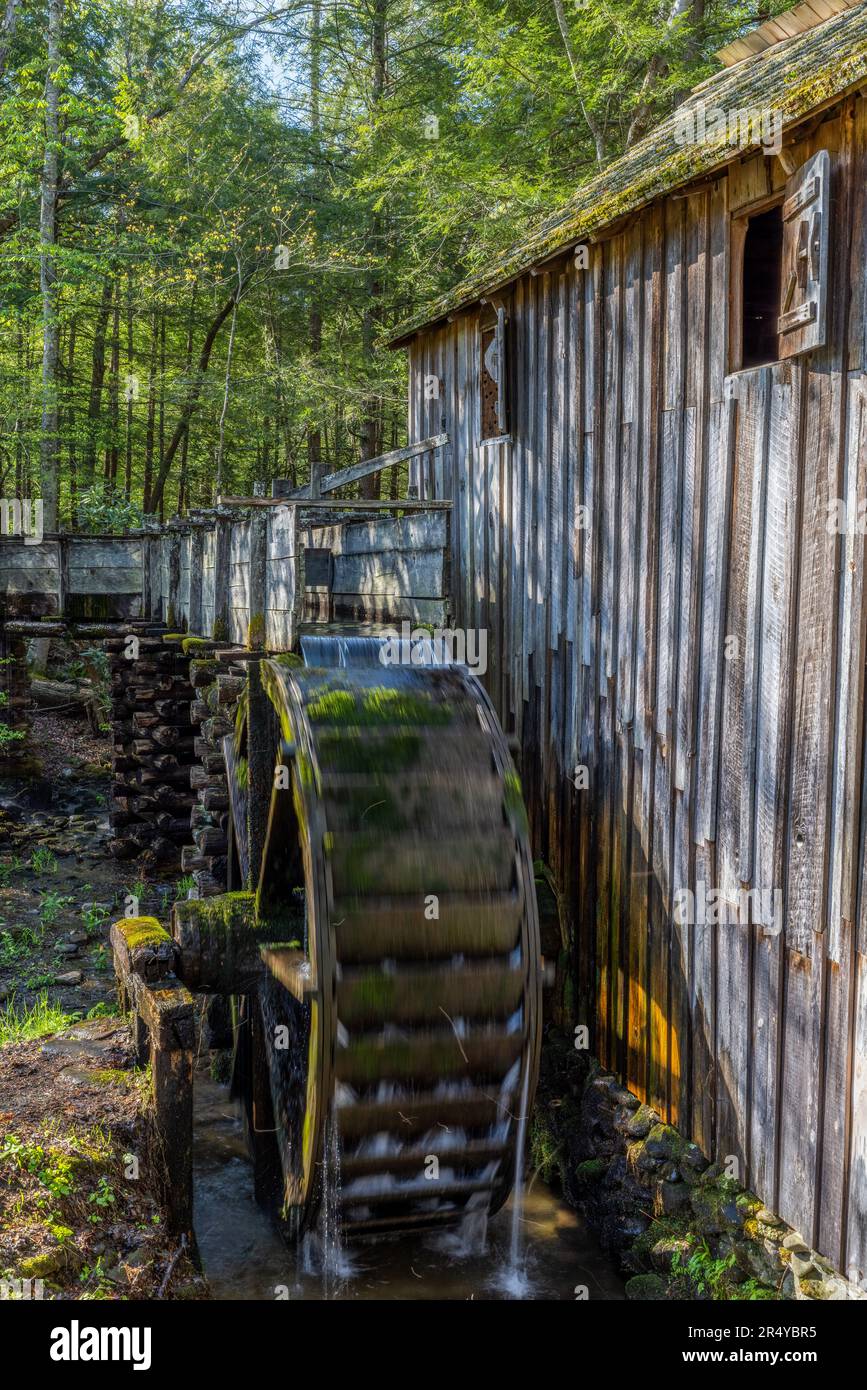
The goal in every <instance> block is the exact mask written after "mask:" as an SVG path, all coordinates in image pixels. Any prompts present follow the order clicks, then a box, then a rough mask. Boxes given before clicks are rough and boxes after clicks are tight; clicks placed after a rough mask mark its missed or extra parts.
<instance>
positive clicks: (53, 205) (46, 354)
mask: <svg viewBox="0 0 867 1390" xmlns="http://www.w3.org/2000/svg"><path fill="white" fill-rule="evenodd" d="M62 28H63V0H48V34H47V50H48V54H47V57H48V65H47V69H46V73H45V155H44V160H43V164H42V189H41V194H42V196H41V202H40V209H39V288H40V290H41V292H42V430H41V435H40V440H39V462H40V474H41V485H42V506H43V526H44V528H45V530H46V531H56V529H57V519H58V518H57V501H58V487H59V481H60V479H59V461H60V441H59V439H58V431H57V361H58V352H59V348H60V334H59V328H60V325H59V323H58V317H57V310H58V301H59V292H58V274H57V261H56V248H57V190H58V187H59V184H60V87H59V85H58V82H57V69H58V67H59V66H60V38H61V32H62Z"/></svg>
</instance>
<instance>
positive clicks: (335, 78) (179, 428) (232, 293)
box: [0, 0, 790, 746]
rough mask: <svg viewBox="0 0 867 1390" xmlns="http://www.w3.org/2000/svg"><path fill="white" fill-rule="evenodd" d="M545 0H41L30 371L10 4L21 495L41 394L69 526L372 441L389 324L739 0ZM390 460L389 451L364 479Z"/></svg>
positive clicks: (688, 56) (1, 236) (19, 77)
mask: <svg viewBox="0 0 867 1390" xmlns="http://www.w3.org/2000/svg"><path fill="white" fill-rule="evenodd" d="M789 3H790V0H771V3H770V4H769V5H768V6H766V7H765V10H764V11H763V17H764V15H765V14H766V13H768V14H769V13H774V12H776V11H777V10H779V9H782V8H786V7H787V5H788V4H789ZM563 10H564V13H565V35H564V34H563V33H561V30H560V27H559V25H558V19H557V11H556V9H555V7H554V5H553V3H545V4H542V5H537V4H529V3H528V2H527V0H508V3H505V4H503V3H501V0H461V3H460V4H457V3H455V2H454V0H432V3H430V4H427V5H425V6H423V7H418V6H416V5H413V4H410V3H409V0H381V3H378V4H377V5H375V6H369V5H367V4H362V3H360V0H346V3H345V4H342V5H340V6H336V7H332V6H324V5H323V6H321V7H319V9H318V16H319V29H318V32H314V31H313V30H312V28H311V13H310V8H309V7H306V6H305V7H302V6H300V5H299V6H298V7H296V8H291V9H290V10H289V11H286V10H285V9H284V10H279V9H278V11H277V14H276V16H274V15H273V14H272V13H270V12H269V11H267V10H266V8H265V7H264V6H255V5H253V6H247V7H241V10H240V11H232V10H231V9H229V10H225V9H223V8H222V7H214V6H203V5H201V4H199V3H198V2H197V0H196V2H195V3H194V0H179V2H178V3H177V4H172V5H171V6H165V5H152V4H142V3H137V0H80V3H78V4H76V5H74V6H71V5H67V6H65V7H64V12H63V24H62V31H61V35H60V43H61V57H62V61H61V63H60V65H59V68H58V69H57V74H56V77H57V85H58V89H59V122H60V132H61V136H60V145H61V148H60V151H59V154H60V188H59V208H58V218H57V244H56V247H54V249H53V251H52V254H51V262H52V267H53V270H54V272H55V275H56V303H57V314H56V321H57V324H58V327H59V354H58V357H59V360H58V364H57V371H56V373H55V375H54V379H53V382H49V384H48V385H47V386H46V388H45V392H44V393H43V387H42V362H43V351H42V348H43V342H42V337H43V328H44V321H43V309H44V303H43V295H42V293H41V290H40V256H39V209H40V200H41V189H40V179H41V176H42V169H43V163H44V161H43V153H44V144H45V83H46V66H47V53H46V14H45V7H44V6H42V7H40V6H20V7H18V10H17V24H16V27H15V31H14V35H13V36H12V38H11V41H10V44H9V51H8V55H7V61H6V67H5V73H4V75H3V77H2V78H0V189H3V190H5V191H4V192H3V193H2V194H0V436H2V438H3V439H4V440H6V441H7V443H5V444H4V445H2V446H0V476H2V477H4V478H8V477H13V478H14V479H15V483H16V488H17V490H18V491H19V492H20V493H21V495H29V496H34V495H37V493H38V482H39V471H40V446H41V445H43V444H44V443H45V442H46V431H44V430H43V421H42V406H43V403H44V399H47V400H48V401H49V402H53V403H54V404H56V406H57V410H58V428H57V438H58V441H59V465H60V467H59V473H60V510H61V514H62V516H63V517H65V518H67V519H68V520H71V521H74V523H75V524H76V525H78V526H79V527H84V528H87V529H88V530H99V531H103V530H110V531H123V530H126V529H129V528H131V527H136V526H138V525H139V524H140V522H141V520H142V516H143V513H150V512H159V511H160V510H163V511H165V512H170V511H171V510H172V509H174V508H176V507H177V508H178V509H180V510H186V509H187V508H189V507H190V506H197V505H201V504H204V503H209V502H211V501H212V500H213V497H214V495H215V491H216V488H217V486H218V481H219V484H220V485H221V486H222V488H223V490H224V491H229V492H241V493H249V492H250V491H252V485H253V482H254V481H256V480H259V479H261V480H263V481H265V482H266V483H267V481H268V480H269V479H271V478H273V477H286V478H288V479H289V480H290V482H291V483H293V484H296V483H302V482H304V481H306V479H307V477H308V476H309V460H310V458H311V457H312V456H314V455H318V456H321V458H322V460H323V462H324V463H325V464H326V465H327V466H328V468H329V469H334V468H339V467H342V466H345V465H347V464H350V463H353V462H357V460H358V458H359V455H360V450H361V447H362V445H364V446H365V447H366V448H367V449H368V450H369V449H370V448H371V446H372V448H373V451H374V452H376V451H378V450H379V449H380V448H388V447H390V446H392V445H393V444H399V443H400V442H401V440H402V438H403V434H404V430H405V401H404V383H405V364H404V361H403V358H402V355H401V354H392V353H388V352H387V351H385V350H384V349H383V348H382V347H381V342H382V340H383V339H384V338H386V337H387V336H388V332H389V330H390V328H391V327H392V326H393V325H394V324H396V323H397V322H399V321H401V320H403V319H405V318H406V316H407V315H408V314H409V313H411V312H412V311H414V309H415V308H416V307H417V306H418V305H419V304H421V303H423V302H425V301H427V300H428V299H430V298H433V297H435V296H436V295H438V294H439V293H441V292H442V291H443V290H444V289H446V288H448V287H449V286H450V285H452V284H454V283H455V281H456V280H457V279H459V278H461V277H462V276H463V275H465V274H467V273H468V272H470V271H472V270H474V269H476V268H478V267H479V266H485V265H490V264H491V261H492V258H493V257H495V256H496V255H498V254H500V253H501V252H502V250H503V249H504V248H505V247H506V246H508V245H510V244H511V243H513V242H514V241H516V240H519V239H522V238H523V237H524V235H525V234H526V232H527V229H528V227H529V226H531V225H533V224H535V223H537V222H538V221H539V219H540V218H542V217H545V216H547V215H548V214H550V213H551V212H553V211H555V210H556V209H557V208H558V207H560V206H561V205H562V204H563V203H564V202H566V201H567V200H568V198H569V197H570V196H571V195H572V193H573V192H574V190H575V187H576V185H577V184H579V183H580V182H581V181H582V180H583V179H585V178H587V177H588V176H589V175H590V174H592V173H594V172H595V171H596V169H597V168H598V166H599V164H600V162H601V163H603V164H604V163H605V162H607V161H609V160H611V159H613V158H614V157H616V155H617V154H618V153H619V152H620V151H621V150H622V149H623V148H624V146H625V145H626V144H627V142H629V141H630V140H634V139H635V138H636V137H637V136H638V135H640V134H641V133H642V132H643V131H644V130H646V129H647V128H648V126H649V125H650V124H651V123H652V122H653V121H654V120H656V119H657V118H658V117H659V116H661V115H662V114H664V113H665V112H667V111H668V110H670V109H671V108H672V106H673V104H674V103H675V102H676V100H677V99H678V97H679V96H680V95H681V94H682V93H683V92H684V91H686V90H688V89H689V88H690V87H691V86H693V85H694V84H695V83H696V82H697V81H700V80H701V79H702V78H704V77H705V76H706V75H707V74H708V73H709V72H711V71H713V70H714V66H715V63H714V60H713V58H712V54H713V52H714V50H715V49H716V48H718V47H719V46H720V44H722V43H724V42H725V41H727V40H728V39H730V38H731V37H732V36H733V35H735V34H736V33H738V32H739V31H741V30H742V29H743V28H744V27H746V26H748V25H750V24H752V23H754V22H755V18H756V15H755V13H754V9H753V7H752V6H750V5H749V4H748V3H747V0H701V3H699V0H692V3H687V5H686V7H685V9H683V10H682V11H680V10H677V11H676V12H675V11H672V8H671V7H670V6H669V5H667V4H666V5H659V4H658V3H656V0H604V3H603V0H586V3H582V4H581V6H580V7H577V6H573V5H568V4H567V5H564V6H563ZM675 13H676V17H674V18H672V15H673V14H675ZM236 14H237V18H235V15H236ZM266 15H267V21H266V19H265V17H266ZM257 18H259V19H260V20H261V21H262V22H261V23H260V26H259V29H258V30H257V31H256V32H255V33H254V34H253V35H252V36H251V35H249V34H248V35H247V36H246V37H242V36H241V34H240V32H239V31H240V29H241V28H242V27H243V26H249V25H250V24H251V23H254V22H255V21H256V19H257ZM233 26H237V27H233ZM567 41H568V45H569V48H570V49H571V53H572V59H571V60H570V56H569V52H568V51H567ZM202 53H203V54H206V55H207V61H203V62H198V63H197V62H194V61H193V59H194V55H196V54H202ZM314 72H315V74H316V80H315V81H312V80H311V78H312V74H313V73H314ZM233 304H234V305H235V308H236V312H233ZM233 330H234V332H233ZM230 337H231V339H232V344H233V347H232V360H231V361H229V360H228V353H229V341H230ZM53 437H54V436H53V435H51V436H50V438H49V439H48V442H49V443H50V442H51V439H53ZM218 473H219V475H220V476H219V480H218ZM406 483H407V471H406V468H405V466H404V467H402V468H400V469H396V470H394V473H393V474H392V475H390V476H387V477H386V478H384V479H383V480H382V486H383V489H384V491H385V492H386V493H388V492H390V491H392V489H394V491H395V492H396V493H397V494H399V493H400V492H401V491H404V490H405V487H406ZM7 487H8V484H7V483H4V484H3V489H4V490H6V488H7ZM215 635H216V634H215ZM224 639H225V634H221V635H220V640H224ZM4 741H8V736H6V735H3V733H2V727H0V746H2V743H3V742H4Z"/></svg>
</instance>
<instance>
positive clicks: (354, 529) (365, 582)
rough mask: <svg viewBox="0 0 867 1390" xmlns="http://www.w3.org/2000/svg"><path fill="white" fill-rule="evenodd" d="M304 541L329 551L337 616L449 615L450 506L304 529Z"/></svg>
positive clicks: (393, 619)
mask: <svg viewBox="0 0 867 1390" xmlns="http://www.w3.org/2000/svg"><path fill="white" fill-rule="evenodd" d="M303 537H304V541H303V543H304V545H305V546H313V547H316V548H318V549H324V550H330V552H331V555H332V557H333V576H332V585H331V592H332V601H333V613H334V617H335V619H341V618H345V619H352V618H356V619H358V620H363V621H365V622H381V623H400V622H403V621H406V622H411V623H433V624H434V625H435V626H438V627H445V626H446V625H447V623H448V620H449V615H450V610H451V598H450V593H449V572H450V555H449V516H448V513H447V512H446V511H431V512H414V513H410V514H408V515H406V516H403V517H393V516H383V517H378V518H374V519H371V518H369V517H363V518H359V520H358V521H349V522H340V523H339V524H338V525H332V526H310V527H305V528H304V530H303Z"/></svg>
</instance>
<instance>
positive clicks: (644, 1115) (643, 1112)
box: [623, 1105, 659, 1139]
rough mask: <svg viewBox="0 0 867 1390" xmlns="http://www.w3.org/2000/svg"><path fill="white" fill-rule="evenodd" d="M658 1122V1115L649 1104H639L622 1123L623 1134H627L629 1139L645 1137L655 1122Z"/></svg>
mask: <svg viewBox="0 0 867 1390" xmlns="http://www.w3.org/2000/svg"><path fill="white" fill-rule="evenodd" d="M658 1123H659V1116H658V1115H657V1113H656V1111H655V1110H652V1109H651V1107H650V1106H649V1105H639V1107H638V1109H637V1110H636V1111H634V1113H633V1114H631V1115H630V1116H629V1117H628V1118H627V1119H626V1121H625V1123H624V1125H623V1132H624V1134H628V1135H629V1137H630V1139H646V1138H647V1136H648V1134H649V1133H650V1131H651V1130H652V1129H653V1126H654V1125H655V1124H658Z"/></svg>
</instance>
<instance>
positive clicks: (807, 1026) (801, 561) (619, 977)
mask: <svg viewBox="0 0 867 1390" xmlns="http://www.w3.org/2000/svg"><path fill="white" fill-rule="evenodd" d="M865 113H867V102H865V100H863V99H859V100H857V101H851V102H847V103H846V104H845V105H844V106H843V107H840V108H837V110H836V111H834V112H831V113H830V114H829V116H828V117H827V118H826V119H825V120H823V121H822V123H821V124H819V125H818V127H817V128H816V129H815V130H814V131H813V132H812V133H811V135H810V136H809V138H807V139H804V140H803V141H802V142H801V143H800V144H799V145H797V146H796V147H795V148H794V150H793V156H794V159H795V162H796V163H797V164H800V163H802V162H803V161H804V160H806V159H807V158H808V157H809V156H810V155H812V154H813V153H814V152H815V151H816V150H818V149H828V150H829V151H830V152H831V156H832V164H833V184H832V199H833V202H832V239H831V275H832V282H831V304H830V331H829V340H828V343H829V345H828V346H827V347H825V348H823V349H821V350H819V351H817V352H816V353H815V354H814V355H813V357H812V358H800V359H795V360H792V361H790V362H788V363H785V364H777V365H773V366H768V367H763V368H759V369H756V370H752V371H743V372H739V373H736V374H734V375H731V376H727V375H726V372H727V360H726V359H727V325H728V275H729V228H730V217H731V214H732V213H734V212H736V211H737V210H738V209H739V208H742V207H744V206H746V205H747V204H749V203H750V202H752V201H753V200H755V199H756V198H758V197H761V196H763V195H765V194H766V193H768V192H770V191H772V190H773V188H776V187H777V186H779V185H780V184H781V183H782V182H783V180H784V177H785V176H784V175H783V174H782V171H781V169H780V166H779V164H778V163H777V162H776V161H774V160H767V161H766V160H764V159H763V158H761V157H759V158H755V159H748V160H744V161H743V162H742V163H739V164H737V165H734V166H731V167H730V170H729V172H728V173H727V174H726V175H724V176H721V177H720V178H719V179H718V180H717V182H715V183H713V184H711V185H705V186H704V187H702V188H698V189H695V190H692V191H691V192H690V194H689V196H686V197H683V196H680V197H671V198H668V199H666V200H664V201H661V202H660V203H658V204H656V205H654V206H652V207H650V208H648V209H646V210H645V211H644V212H643V214H642V215H641V216H640V217H638V218H637V219H636V220H635V221H634V222H633V224H632V225H631V226H630V227H628V229H626V230H625V231H623V232H621V233H620V234H619V235H617V236H614V237H612V238H611V239H610V240H607V241H603V242H601V243H599V244H596V245H593V246H592V247H591V249H590V268H589V269H588V270H586V271H580V270H577V269H576V267H575V264H574V260H572V259H571V258H570V259H564V260H563V261H561V262H560V263H559V264H556V263H555V264H553V265H552V266H551V267H549V268H545V267H542V268H541V270H540V271H539V273H537V274H536V275H527V276H526V277H524V278H522V279H521V280H519V281H518V282H517V283H516V284H515V285H514V286H513V287H512V294H511V302H510V309H509V327H508V332H509V343H510V349H509V351H510V360H511V388H510V398H511V434H510V438H509V441H508V442H503V443H495V444H486V445H483V444H480V442H479V389H478V388H479V381H478V371H479V331H478V315H477V312H476V311H470V312H467V313H465V314H463V315H459V316H458V317H456V318H455V319H454V321H453V322H451V323H449V324H447V325H444V326H443V327H440V328H437V329H434V330H431V331H428V332H426V333H423V334H421V335H419V336H418V337H417V338H416V339H414V340H413V343H412V344H411V347H410V409H409V430H410V439H411V440H414V439H420V438H423V437H425V436H426V435H430V434H433V433H435V432H437V431H439V430H445V431H447V432H448V434H449V438H450V441H451V445H450V450H449V456H448V458H447V460H446V465H445V467H444V469H443V476H442V477H441V478H438V477H434V478H431V477H430V475H429V473H428V474H425V473H424V471H423V470H422V469H420V470H419V473H418V485H419V486H420V489H421V491H422V493H423V495H428V496H437V497H442V496H445V497H450V498H452V500H453V506H454V512H453V524H452V566H453V575H454V593H455V599H456V609H457V614H456V617H457V622H458V624H459V625H461V626H464V627H477V628H486V629H487V630H488V632H489V642H490V647H491V650H492V659H491V660H490V661H489V672H488V676H487V682H488V685H489V689H490V692H491V695H492V696H493V698H494V700H495V702H496V704H497V707H498V709H499V711H500V713H501V716H502V718H503V722H504V724H505V725H506V726H507V727H511V728H513V729H515V730H517V732H518V733H519V734H520V735H521V739H522V746H523V750H524V781H525V790H526V792H527V795H528V801H529V804H530V808H531V815H532V819H533V828H534V836H535V841H536V850H537V853H539V854H540V855H543V856H545V857H546V859H547V860H548V862H549V863H550V864H551V865H552V867H553V869H554V871H555V872H556V874H557V877H558V879H559V882H560V885H561V887H562V890H563V894H564V901H565V902H566V903H567V904H568V907H569V913H570V917H571V925H572V928H573V932H574V960H573V970H574V990H575V993H574V1009H575V1018H576V1020H577V1021H588V1022H591V1023H592V1026H593V1033H594V1045H595V1048H596V1050H597V1051H598V1054H599V1055H600V1056H601V1058H602V1060H603V1062H604V1063H605V1064H606V1065H609V1066H611V1067H613V1068H616V1069H617V1071H618V1072H619V1073H620V1074H621V1075H622V1076H623V1078H624V1079H625V1080H626V1081H627V1082H628V1084H629V1085H630V1086H631V1087H632V1089H633V1090H634V1091H636V1092H637V1093H638V1094H639V1095H641V1096H642V1097H647V1098H649V1099H650V1100H651V1101H652V1102H653V1104H654V1105H656V1106H657V1107H658V1108H659V1109H660V1110H661V1111H662V1112H663V1113H664V1114H665V1115H666V1116H667V1117H670V1119H671V1120H672V1121H673V1122H676V1123H677V1124H679V1125H680V1126H681V1127H682V1128H683V1129H684V1130H685V1131H687V1132H688V1133H690V1134H691V1135H692V1136H693V1137H695V1138H696V1139H697V1140H698V1141H699V1142H700V1143H701V1145H702V1146H703V1147H704V1149H705V1150H706V1151H707V1152H708V1153H709V1154H710V1155H712V1156H714V1157H716V1158H720V1159H723V1158H726V1157H727V1156H731V1155H734V1156H735V1157H736V1158H737V1159H738V1161H739V1164H740V1175H741V1178H742V1179H743V1180H744V1181H746V1182H747V1183H748V1184H749V1185H751V1186H752V1187H754V1188H755V1190H757V1191H758V1192H759V1193H760V1194H761V1196H762V1197H763V1198H764V1199H765V1200H766V1201H767V1202H768V1203H769V1205H771V1206H772V1207H774V1208H775V1209H776V1210H777V1211H778V1212H779V1213H780V1215H781V1216H782V1217H784V1218H785V1220H787V1221H788V1222H790V1223H791V1224H792V1225H793V1226H795V1227H796V1228H798V1229H800V1230H801V1231H802V1232H803V1234H804V1235H805V1236H806V1237H807V1239H808V1240H812V1241H813V1242H814V1243H815V1244H816V1245H817V1246H818V1247H819V1248H820V1249H822V1250H823V1251H824V1252H826V1253H827V1255H828V1256H829V1257H831V1258H832V1259H834V1261H835V1262H836V1263H837V1264H838V1265H839V1266H840V1267H841V1268H843V1269H844V1270H846V1271H849V1272H851V1273H852V1275H853V1277H855V1278H856V1279H860V1280H861V1281H862V1282H867V1279H865V1272H867V894H865V892H864V888H865V887H867V883H865V875H867V859H865V854H864V849H863V842H864V834H863V830H864V827H865V825H867V821H865V820H864V808H863V805H862V800H863V789H862V769H863V766H864V759H863V751H864V750H863V738H864V701H863V697H864V668H865V653H867V647H865V623H867V596H865V592H864V566H865V554H864V545H865V540H864V536H863V535H860V534H856V533H854V531H853V532H851V533H850V534H848V535H839V536H838V535H835V534H830V533H829V532H828V530H827V529H826V525H825V522H826V507H827V502H828V500H829V498H836V497H839V498H843V499H845V500H846V501H847V502H848V504H849V508H850V517H851V516H852V515H854V510H855V503H856V499H862V500H863V499H864V497H865V494H867V376H865V368H867V362H865V331H867V330H865V324H867V311H865V300H867V290H865V275H864V266H865V264H867V202H865V198H867V193H865V190H867V114H865ZM769 179H771V180H774V182H773V184H769ZM432 380H433V381H434V382H435V383H437V385H436V386H435V387H434V389H433V391H432V389H431V382H432ZM585 508H586V512H585V511H584V510H583V509H585ZM581 765H585V766H586V767H587V769H588V773H589V788H588V789H587V790H577V789H576V787H575V785H574V783H575V772H576V768H579V767H580V766H581ZM701 885H706V887H707V890H708V891H710V890H711V889H721V890H722V891H723V892H724V894H725V897H726V898H727V899H728V901H729V902H730V903H731V905H732V906H731V908H730V909H729V910H730V912H731V913H732V914H733V915H734V916H735V918H736V920H735V921H733V922H731V923H730V924H728V925H696V926H686V925H679V924H678V923H677V922H676V920H675V914H674V910H673V909H674V903H675V901H676V899H675V894H676V893H678V891H679V890H682V889H685V888H689V889H691V890H692V891H693V893H695V894H697V895H700V894H701ZM741 889H758V890H765V891H766V892H768V893H770V892H773V891H778V892H779V893H780V894H781V902H782V919H783V932H782V935H774V934H773V915H772V912H771V911H769V908H772V907H773V900H770V901H768V900H767V899H765V900H762V899H760V898H758V897H755V896H754V897H753V898H751V899H749V900H747V899H746V898H745V897H743V895H742V894H741V891H740V890H741ZM769 928H770V931H769V930H768V929H769Z"/></svg>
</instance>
